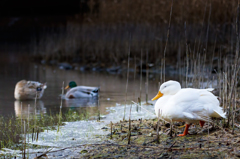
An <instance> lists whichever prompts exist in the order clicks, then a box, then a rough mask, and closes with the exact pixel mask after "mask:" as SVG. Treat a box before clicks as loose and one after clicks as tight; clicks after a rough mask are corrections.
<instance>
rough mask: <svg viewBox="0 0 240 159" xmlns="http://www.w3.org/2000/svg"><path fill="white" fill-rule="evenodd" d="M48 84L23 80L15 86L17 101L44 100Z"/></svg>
mask: <svg viewBox="0 0 240 159" xmlns="http://www.w3.org/2000/svg"><path fill="white" fill-rule="evenodd" d="M46 88H47V85H46V83H40V82H35V81H26V80H21V81H19V82H18V83H17V84H16V86H15V91H14V97H15V99H17V100H28V99H35V98H36V97H37V99H40V98H42V96H43V93H44V90H45V89H46Z"/></svg>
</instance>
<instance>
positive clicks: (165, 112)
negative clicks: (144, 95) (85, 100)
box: [152, 80, 226, 136]
mask: <svg viewBox="0 0 240 159" xmlns="http://www.w3.org/2000/svg"><path fill="white" fill-rule="evenodd" d="M211 91H213V88H208V89H194V88H181V85H180V83H179V82H177V81H171V80H170V81H167V82H164V83H163V84H162V85H161V86H160V89H159V92H158V94H157V95H156V96H155V97H154V98H153V99H152V100H156V99H158V100H157V102H156V103H155V113H156V115H157V116H158V112H159V111H160V117H161V118H163V119H164V120H166V121H168V122H172V121H185V122H186V127H185V130H184V132H183V134H179V135H178V136H185V135H187V134H188V128H189V126H190V124H191V123H197V122H199V123H200V125H201V126H202V127H203V125H204V123H205V122H208V121H211V117H216V118H221V117H222V118H226V113H224V112H223V109H222V108H221V107H220V106H219V101H218V99H217V97H216V96H215V95H213V94H212V93H211Z"/></svg>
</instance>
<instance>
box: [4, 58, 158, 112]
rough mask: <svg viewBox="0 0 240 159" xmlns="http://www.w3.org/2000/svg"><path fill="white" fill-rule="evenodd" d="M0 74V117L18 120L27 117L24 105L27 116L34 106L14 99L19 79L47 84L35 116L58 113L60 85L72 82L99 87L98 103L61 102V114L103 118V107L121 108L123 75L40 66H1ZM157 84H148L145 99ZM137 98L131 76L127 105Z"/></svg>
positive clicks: (136, 84)
mask: <svg viewBox="0 0 240 159" xmlns="http://www.w3.org/2000/svg"><path fill="white" fill-rule="evenodd" d="M0 67H1V68H2V69H1V70H0V87H1V89H0V115H3V116H6V115H13V116H19V115H21V114H22V115H24V114H26V113H28V111H27V109H28V105H29V104H30V113H31V112H32V111H35V110H33V109H32V108H33V106H34V104H35V102H34V101H22V112H21V102H19V101H16V100H15V99H14V88H15V85H16V83H17V82H18V81H20V80H22V79H26V80H32V81H40V82H47V89H46V90H45V92H44V95H43V97H42V99H40V100H38V101H37V110H36V112H37V113H40V112H43V113H50V112H51V113H58V112H59V106H60V103H61V96H60V95H61V91H62V84H63V82H65V84H64V85H65V86H66V85H67V84H68V82H69V81H72V80H74V81H76V83H77V84H78V85H86V86H98V87H100V96H99V98H98V99H89V98H83V99H74V100H67V101H66V100H64V101H63V111H67V110H68V109H75V110H76V111H81V110H82V109H87V111H89V112H92V113H94V111H97V110H99V111H100V114H106V113H107V112H106V108H107V107H113V106H116V104H117V103H119V104H125V98H126V81H127V75H126V74H127V73H123V74H109V73H101V72H94V71H90V72H82V71H77V70H63V69H59V68H58V67H51V66H42V65H37V64H22V63H15V64H5V65H4V64H1V66H0ZM141 87H142V91H141V97H142V100H143V101H144V100H145V97H146V95H145V92H146V89H145V88H146V87H145V77H144V76H143V81H142V85H141ZM158 87H159V86H158V83H157V82H152V81H150V82H149V85H148V94H149V95H148V96H149V98H150V99H151V98H152V97H153V96H154V95H155V94H156V93H157V91H158V89H159V88H158ZM139 96H140V76H139V74H136V77H135V78H134V73H133V72H131V73H130V76H129V81H128V88H127V101H131V100H133V101H137V98H138V97H139Z"/></svg>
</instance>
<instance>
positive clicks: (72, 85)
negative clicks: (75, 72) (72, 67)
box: [65, 81, 77, 89]
mask: <svg viewBox="0 0 240 159" xmlns="http://www.w3.org/2000/svg"><path fill="white" fill-rule="evenodd" d="M73 87H77V83H76V82H74V81H71V82H69V84H68V86H67V87H65V89H68V88H73Z"/></svg>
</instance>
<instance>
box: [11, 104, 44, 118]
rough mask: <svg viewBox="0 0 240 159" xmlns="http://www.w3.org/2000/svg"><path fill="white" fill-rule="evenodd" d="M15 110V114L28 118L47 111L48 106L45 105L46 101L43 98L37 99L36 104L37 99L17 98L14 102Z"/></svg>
mask: <svg viewBox="0 0 240 159" xmlns="http://www.w3.org/2000/svg"><path fill="white" fill-rule="evenodd" d="M14 110H15V114H16V116H17V117H19V118H24V119H25V118H28V116H29V117H31V116H33V115H40V114H45V113H46V108H45V107H44V102H43V101H42V100H37V101H36V104H35V100H28V101H19V100H16V101H15V102H14Z"/></svg>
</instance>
